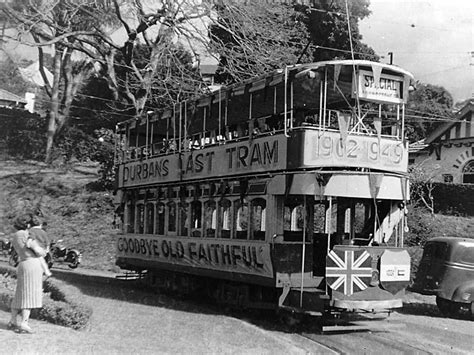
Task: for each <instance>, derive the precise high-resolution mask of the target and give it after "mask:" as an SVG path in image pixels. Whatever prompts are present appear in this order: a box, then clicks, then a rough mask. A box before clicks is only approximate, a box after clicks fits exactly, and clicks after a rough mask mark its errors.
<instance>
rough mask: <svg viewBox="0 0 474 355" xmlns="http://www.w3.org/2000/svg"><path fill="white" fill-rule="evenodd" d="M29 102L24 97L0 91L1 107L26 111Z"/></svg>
mask: <svg viewBox="0 0 474 355" xmlns="http://www.w3.org/2000/svg"><path fill="white" fill-rule="evenodd" d="M26 104H27V102H26V100H25V99H23V98H22V97H20V96H18V95H15V94H13V93H11V92H9V91H7V90H3V89H0V107H9V108H19V109H24V108H25V106H26Z"/></svg>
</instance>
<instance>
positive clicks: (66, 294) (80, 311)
mask: <svg viewBox="0 0 474 355" xmlns="http://www.w3.org/2000/svg"><path fill="white" fill-rule="evenodd" d="M15 287H16V270H15V269H14V268H12V267H10V266H0V308H1V309H3V310H5V311H9V310H10V304H11V301H12V299H13V297H14V293H15ZM80 300H81V292H80V291H79V290H78V289H77V288H76V287H74V286H72V285H69V284H66V283H65V282H63V281H61V280H57V279H54V278H50V279H48V280H46V281H45V282H44V295H43V308H40V309H35V310H33V311H32V312H31V317H32V318H36V319H40V320H44V321H47V322H50V323H53V324H57V325H62V326H65V327H69V328H72V329H75V330H80V329H84V328H86V327H87V325H88V323H89V319H90V317H91V315H92V309H91V308H90V307H88V306H87V305H85V304H83V303H81V301H80Z"/></svg>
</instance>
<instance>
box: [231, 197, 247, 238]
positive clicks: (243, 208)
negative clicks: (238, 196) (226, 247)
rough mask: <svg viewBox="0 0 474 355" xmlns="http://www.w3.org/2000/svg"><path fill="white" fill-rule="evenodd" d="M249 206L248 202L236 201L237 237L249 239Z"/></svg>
mask: <svg viewBox="0 0 474 355" xmlns="http://www.w3.org/2000/svg"><path fill="white" fill-rule="evenodd" d="M248 218H249V208H248V204H247V203H246V202H244V203H241V202H240V201H235V217H234V220H235V238H236V239H247V232H248Z"/></svg>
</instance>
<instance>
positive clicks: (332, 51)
mask: <svg viewBox="0 0 474 355" xmlns="http://www.w3.org/2000/svg"><path fill="white" fill-rule="evenodd" d="M369 4H370V3H369V1H368V0H352V1H348V2H347V5H348V6H347V8H346V1H345V0H315V1H313V2H312V4H311V6H309V5H296V6H295V9H296V10H297V11H299V12H301V13H302V14H303V16H304V23H305V24H306V26H307V28H308V31H309V33H310V35H311V46H310V48H311V51H312V58H313V60H314V61H324V60H331V59H335V58H341V59H343V58H345V59H350V58H351V57H352V54H351V41H350V39H352V49H353V52H354V58H355V59H369V60H375V61H378V60H379V56H378V55H376V54H375V51H374V50H373V49H372V48H370V47H369V46H367V45H366V44H364V43H363V42H362V35H361V34H360V32H359V27H358V26H359V20H362V19H363V18H365V17H367V16H368V15H369V14H370V10H369ZM347 10H348V11H347ZM348 15H349V23H350V36H349V27H348V25H347V22H348V21H347V18H348Z"/></svg>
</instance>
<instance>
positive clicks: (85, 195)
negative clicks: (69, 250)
mask: <svg viewBox="0 0 474 355" xmlns="http://www.w3.org/2000/svg"><path fill="white" fill-rule="evenodd" d="M97 178H98V176H97V166H96V165H95V164H88V165H85V164H76V165H73V166H71V167H69V169H68V170H65V169H52V168H49V167H47V166H46V165H45V164H43V163H38V162H31V161H29V162H15V161H9V160H7V161H0V201H1V202H0V232H3V233H5V234H9V233H11V232H13V231H14V229H13V227H12V223H11V222H12V220H13V219H14V218H15V217H16V216H17V215H19V214H21V213H22V212H26V211H34V212H36V213H38V212H39V213H40V214H41V215H43V216H44V218H45V220H46V221H47V222H48V229H47V232H48V235H49V236H50V238H51V239H54V240H58V239H63V240H64V244H65V246H67V247H73V248H77V249H79V250H80V251H81V252H82V253H83V261H82V267H86V268H94V269H101V270H115V271H116V270H117V268H116V267H115V265H114V247H115V245H114V234H115V233H116V231H115V230H114V228H113V218H114V215H113V203H112V202H113V196H112V193H111V192H104V191H93V189H92V187H93V186H94V182H95V181H96V180H97Z"/></svg>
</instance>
